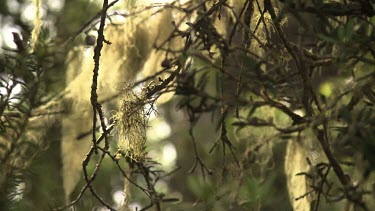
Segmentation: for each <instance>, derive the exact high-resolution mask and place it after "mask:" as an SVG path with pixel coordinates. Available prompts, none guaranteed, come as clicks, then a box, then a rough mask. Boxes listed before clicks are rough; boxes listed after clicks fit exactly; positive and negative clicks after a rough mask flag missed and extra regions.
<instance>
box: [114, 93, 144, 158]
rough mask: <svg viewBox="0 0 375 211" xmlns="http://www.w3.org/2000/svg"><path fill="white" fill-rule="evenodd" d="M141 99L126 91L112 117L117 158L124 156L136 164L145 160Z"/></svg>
mask: <svg viewBox="0 0 375 211" xmlns="http://www.w3.org/2000/svg"><path fill="white" fill-rule="evenodd" d="M142 99H143V97H142V95H137V94H136V93H135V92H134V91H132V90H131V89H127V90H126V91H125V94H124V97H123V99H122V101H121V105H120V109H119V111H118V112H117V113H116V114H115V116H114V119H115V121H116V122H117V125H118V130H119V142H118V146H117V147H118V153H117V156H116V157H117V158H119V157H121V156H124V157H128V158H130V159H132V160H134V161H136V162H142V161H144V159H145V155H146V152H145V144H146V118H145V111H144V108H143V103H142Z"/></svg>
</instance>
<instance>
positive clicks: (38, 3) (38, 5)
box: [31, 0, 43, 50]
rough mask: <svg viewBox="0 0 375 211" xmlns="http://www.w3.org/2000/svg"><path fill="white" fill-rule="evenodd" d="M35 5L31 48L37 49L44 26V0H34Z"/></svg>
mask: <svg viewBox="0 0 375 211" xmlns="http://www.w3.org/2000/svg"><path fill="white" fill-rule="evenodd" d="M34 5H35V18H34V28H33V31H32V32H31V50H34V49H35V46H36V43H37V41H38V37H39V33H40V29H41V27H42V23H43V22H42V15H41V9H42V0H34Z"/></svg>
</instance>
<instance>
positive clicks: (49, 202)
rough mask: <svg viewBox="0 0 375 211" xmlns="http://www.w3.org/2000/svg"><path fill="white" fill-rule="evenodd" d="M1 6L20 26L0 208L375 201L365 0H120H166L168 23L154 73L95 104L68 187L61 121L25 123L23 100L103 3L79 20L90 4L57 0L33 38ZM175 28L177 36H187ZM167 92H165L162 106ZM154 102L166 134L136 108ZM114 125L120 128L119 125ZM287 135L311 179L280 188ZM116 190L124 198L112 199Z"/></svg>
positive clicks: (1, 74) (373, 36)
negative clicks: (116, 100)
mask: <svg viewBox="0 0 375 211" xmlns="http://www.w3.org/2000/svg"><path fill="white" fill-rule="evenodd" d="M17 2H18V3H19V4H20V5H23V4H26V1H17ZM233 2H234V3H233ZM7 5H8V3H7V1H1V2H0V17H1V20H3V19H4V20H5V18H8V19H6V20H8V21H9V22H11V25H14V26H17V28H19V29H20V30H21V31H20V33H14V34H13V36H14V43H15V44H16V45H17V49H11V48H9V47H3V50H2V51H1V53H2V54H1V55H0V97H1V98H0V117H1V119H0V158H1V169H0V209H1V210H11V209H13V210H49V209H54V208H57V207H59V206H61V205H64V204H69V203H70V201H67V200H72V201H73V203H72V204H70V205H71V206H73V207H74V208H73V209H77V210H92V209H102V208H103V209H104V208H105V207H107V208H111V207H115V208H116V209H117V208H118V209H125V210H126V209H130V208H129V207H133V209H135V208H134V207H138V208H141V209H149V208H154V209H156V210H192V209H196V210H292V209H293V208H295V207H296V206H297V205H296V204H297V203H298V201H299V200H300V201H302V200H305V199H306V200H307V201H308V204H307V205H305V207H303V208H301V209H304V210H344V209H346V210H350V209H355V210H357V209H362V210H372V209H374V208H375V204H374V201H373V198H374V194H375V193H374V192H375V190H374V188H375V186H374V185H375V179H374V178H375V173H374V170H375V127H374V125H375V113H374V108H375V107H374V104H375V87H374V84H375V72H374V70H375V50H374V49H375V42H374V40H375V16H374V15H375V10H374V7H373V5H374V4H371V3H370V1H335V2H326V1H319V0H317V1H297V2H295V1H288V0H285V1H270V0H265V1H263V2H260V1H257V0H241V1H240V0H238V1H232V3H230V2H229V1H225V0H220V1H208V0H207V1H187V3H185V4H178V3H176V2H175V3H172V4H170V5H169V6H164V5H153V6H154V7H155V8H156V9H155V10H152V9H154V8H153V7H146V8H141V9H139V10H137V9H138V8H136V7H135V5H137V1H129V2H127V4H126V7H127V8H129V9H128V10H129V12H133V13H129V14H131V15H133V16H141V17H142V15H143V13H142V12H144V11H146V10H150V11H153V12H155V13H163V12H165V13H166V11H167V12H168V11H169V12H170V11H173V12H175V13H173V15H175V16H172V15H170V17H174V19H175V20H174V21H173V22H172V23H171V24H172V25H173V27H174V28H173V33H172V34H171V35H170V37H169V38H168V39H167V40H166V41H165V42H164V43H161V44H160V43H155V44H154V45H153V48H155V49H158V50H159V51H161V52H162V53H163V56H164V55H165V58H163V59H164V60H163V62H162V63H161V64H158V66H157V67H154V68H155V69H157V70H155V71H154V75H151V76H147V77H144V78H143V79H141V80H140V81H134V83H132V84H131V85H130V86H129V87H126V89H123V90H122V93H121V96H122V97H123V98H124V99H122V100H123V101H122V107H121V108H120V109H119V111H118V113H117V115H115V118H112V119H109V118H108V121H107V120H106V121H104V118H103V119H100V118H99V120H101V121H102V122H101V123H102V125H101V129H100V130H99V129H98V130H97V128H94V130H93V134H94V137H95V134H100V136H98V140H94V142H95V144H93V146H92V147H91V149H87V150H88V153H87V155H86V158H85V160H84V161H83V164H82V165H83V174H84V175H85V177H84V179H85V180H84V179H82V180H81V181H79V184H78V185H77V187H76V189H75V190H74V191H73V193H72V198H71V199H66V198H64V197H65V195H64V190H63V187H62V186H63V182H62V181H63V180H64V178H63V177H62V176H61V175H63V174H62V173H61V171H62V169H61V168H62V167H61V166H62V159H61V157H60V150H61V149H60V148H61V147H60V142H61V137H62V133H64V131H61V127H60V126H59V124H54V125H53V126H52V127H51V125H48V123H47V125H44V122H39V124H36V125H33V124H31V123H30V122H33V121H32V118H33V117H35V113H33V111H35V110H37V109H38V108H40V107H42V106H43V105H45V104H48V102H50V101H51V99H52V98H54V97H55V96H56V95H58V93H60V92H62V91H63V90H64V88H65V87H66V85H65V84H66V83H65V74H66V73H65V69H66V63H69V62H71V61H66V59H67V54H68V52H69V50H71V47H72V46H74V45H80V44H81V42H82V41H83V38H82V37H85V33H86V31H85V29H87V28H90V29H91V30H94V31H95V30H97V27H96V26H95V24H93V23H96V24H98V23H99V21H100V18H99V16H97V18H96V19H93V20H92V21H91V22H89V23H90V24H91V25H90V24H89V25H87V26H86V27H83V28H82V26H84V24H86V23H87V21H89V20H90V18H91V17H94V16H95V15H97V14H100V13H98V12H99V11H100V8H99V7H98V5H97V4H94V3H90V2H89V1H86V0H81V1H73V0H66V1H65V4H64V5H63V7H62V8H61V10H59V11H52V10H49V8H48V4H46V3H44V4H43V8H44V10H45V14H44V17H43V18H42V19H43V21H47V20H48V21H51V23H49V24H45V25H44V26H43V27H42V29H41V32H40V34H39V37H38V42H37V45H36V48H35V49H34V50H33V51H32V50H31V49H30V47H29V43H28V39H29V35H30V33H31V29H32V28H33V27H32V25H31V23H28V22H26V21H25V20H23V19H22V18H21V15H22V11H21V10H22V9H21V8H22V7H18V10H17V11H16V12H14V10H10V8H8V7H7ZM229 5H234V6H235V7H231V6H229ZM120 7H121V6H119V8H120ZM133 7H134V8H133ZM77 11H79V12H77ZM111 14H112V13H111ZM116 15H119V16H121V15H122V13H120V12H119V13H116V11H115V12H114V13H113V14H112V16H104V17H105V18H107V19H108V20H110V21H108V24H109V25H111V26H114V27H120V26H117V25H116V24H115V23H113V22H112V19H111V18H114V17H115V16H116ZM148 15H149V13H148ZM184 15H186V16H184ZM129 16H130V15H129ZM181 17H182V20H181V21H180V20H179V18H181ZM127 18H131V17H128V16H127ZM144 18H145V21H150V22H151V21H153V19H152V18H150V17H144ZM167 20H169V19H167ZM151 23H153V22H151ZM140 24H143V23H140ZM163 24H170V23H169V22H168V23H163ZM136 27H138V26H136ZM136 27H135V28H136ZM119 29H120V28H119ZM124 33H125V32H124ZM80 34H83V36H82V37H80V36H79V35H80ZM21 35H22V36H21ZM76 36H78V37H77V39H74V38H75V37H76ZM21 37H22V39H21ZM72 38H73V39H72ZM81 38H82V39H81ZM134 39H137V38H134ZM176 40H179V41H181V40H183V41H184V44H183V48H182V49H178V47H179V46H178V45H175V43H177V42H178V41H176ZM102 41H103V40H102ZM110 41H111V40H104V42H107V43H109V42H110ZM82 43H83V42H82ZM136 45H140V44H138V43H134V46H135V47H134V48H135V49H137V47H138V46H136ZM126 47H127V48H130V47H129V46H126ZM124 48H125V47H124ZM144 48H146V47H144ZM115 50H118V49H115ZM146 50H149V51H150V52H151V50H152V49H146ZM119 51H120V50H119ZM121 52H122V51H121ZM127 53H128V52H125V51H124V52H122V54H123V55H124V58H125V55H126V54H127ZM102 56H103V57H105V55H102ZM130 56H135V55H130ZM147 56H149V55H148V54H147ZM77 58H78V57H77ZM129 58H133V57H129ZM150 58H151V56H150ZM142 59H144V58H140V59H139V61H142ZM134 63H140V62H138V60H137V61H134ZM137 65H138V66H142V65H143V64H137ZM117 71H124V70H117ZM134 71H135V70H134ZM104 74H111V73H104ZM124 82H126V83H128V81H124ZM68 83H69V81H68ZM68 83H67V84H68ZM112 85H113V84H112ZM137 86H141V87H143V89H142V91H141V92H142V95H141V97H139V96H136V95H135V94H134V96H133V95H132V94H129V93H133V90H131V89H132V88H134V90H136V88H137ZM124 90H127V91H124ZM129 90H130V91H129ZM166 93H173V94H174V97H173V98H172V99H171V100H169V101H168V102H166V103H164V104H159V103H158V99H159V98H160V97H161V96H162V95H165V94H166ZM130 95H132V97H130ZM58 97H59V96H58ZM60 97H61V96H60ZM133 98H134V99H133ZM73 100H76V99H73ZM99 107H100V106H99ZM100 108H101V107H100ZM90 109H91V108H90ZM106 109H107V110H104V111H105V112H107V113H106V115H107V116H110V115H113V113H114V112H112V111H109V110H110V109H112V108H106ZM98 111H101V110H100V109H98ZM99 115H101V114H99ZM153 115H156V117H152V116H153ZM160 116H162V117H163V118H164V119H165V120H166V124H167V125H168V127H170V129H171V131H172V132H171V134H170V135H169V134H168V136H167V137H163V136H160V137H163V138H161V140H154V141H153V142H151V141H148V140H146V137H145V134H146V130H147V129H148V128H147V125H146V123H147V120H149V121H152V118H160ZM100 117H101V116H100ZM94 119H95V118H94ZM95 120H96V119H95ZM99 120H98V121H99ZM103 124H104V125H105V126H107V127H104V126H103ZM106 124H108V125H106ZM115 124H119V125H120V127H121V126H122V128H120V129H118V131H117V130H116V129H114V128H116V127H115ZM99 128H100V127H99ZM112 130H113V131H115V132H113V133H111V131H112ZM96 131H97V132H98V133H95V132H96ZM91 132H92V131H89V134H91ZM37 133H38V134H40V133H43V134H45V135H42V136H36V135H35V134H37ZM85 135H87V134H83V136H85ZM149 135H150V136H155V137H157V134H152V133H151V134H149ZM77 139H79V138H77ZM117 139H119V140H120V141H117ZM152 139H153V137H151V138H150V140H152ZM154 139H157V138H154ZM102 140H103V141H102ZM77 141H79V140H77ZM127 141H128V142H127ZM103 143H104V144H103ZM291 143H292V144H295V143H301V146H302V147H300V148H296V149H297V150H296V151H295V152H294V153H293V154H298V153H301V154H303V155H302V157H303V158H305V159H301V160H294V161H293V162H295V164H301V165H304V166H305V167H306V169H309V170H308V171H303V172H298V173H297V174H295V175H292V176H293V177H297V178H303V181H304V184H303V187H304V188H307V190H306V193H304V194H302V195H298V196H292V195H291V193H292V192H293V191H294V190H291V186H290V185H289V186H288V184H287V181H290V178H289V177H290V175H288V174H287V172H286V171H288V169H285V166H287V165H286V162H290V161H289V160H288V157H285V155H286V151H287V150H288V149H290V146H291ZM127 144H128V145H129V146H128V145H127ZM167 144H172V145H169V146H175V150H176V152H177V158H176V160H175V161H174V162H172V163H175V164H176V165H175V166H173V167H175V168H173V167H168V168H167V167H165V166H163V163H162V162H161V160H162V159H161V158H162V157H163V156H165V157H167V158H168V156H169V157H171V156H172V154H173V153H172V152H171V151H167V150H165V152H164V150H163V149H164V148H163V147H165V146H166V145H167ZM103 145H104V146H103ZM132 147H133V148H132ZM288 147H289V148H288ZM132 150H133V151H132ZM72 153H74V151H72ZM153 153H154V154H153ZM157 153H163V155H155V154H157ZM289 166H293V163H292V164H291V165H289ZM295 166H297V165H295ZM171 169H172V170H171ZM82 187H83V188H82ZM124 187H125V188H124ZM288 188H289V189H288ZM116 192H119V193H120V195H121V196H122V197H120V201H121V200H124V201H123V202H124V203H123V206H122V207H121V208H120V205H121V202H118V201H116V200H117V199H115V198H114V196H115V193H116ZM124 198H125V199H124ZM75 199H76V200H75ZM63 208H65V207H63Z"/></svg>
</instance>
